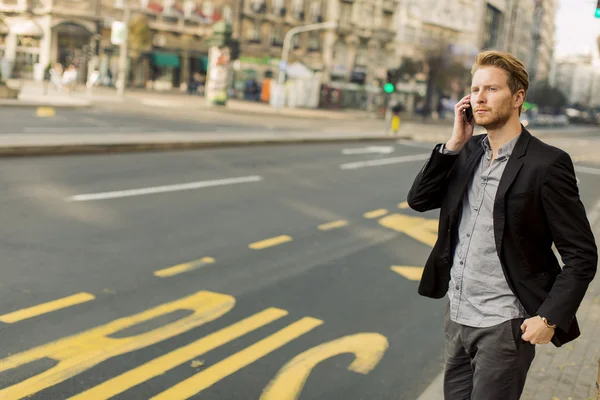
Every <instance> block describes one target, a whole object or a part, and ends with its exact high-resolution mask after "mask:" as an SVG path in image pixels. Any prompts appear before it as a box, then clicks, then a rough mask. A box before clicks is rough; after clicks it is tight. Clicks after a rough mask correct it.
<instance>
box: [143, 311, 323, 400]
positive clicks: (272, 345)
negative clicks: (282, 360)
mask: <svg viewBox="0 0 600 400" xmlns="http://www.w3.org/2000/svg"><path fill="white" fill-rule="evenodd" d="M322 323H323V321H321V320H318V319H316V318H310V317H306V318H302V319H301V320H299V321H296V322H294V323H293V324H291V325H288V326H286V327H285V328H283V329H281V330H280V331H278V332H276V333H274V334H272V335H270V336H268V337H266V338H264V339H262V340H260V341H258V342H256V343H254V344H253V345H251V346H249V347H246V348H245V349H243V350H241V351H238V352H237V353H235V354H233V355H231V356H229V357H227V358H225V359H223V360H221V361H219V362H218V363H216V364H214V365H213V366H211V367H209V368H207V369H205V370H204V371H202V372H200V373H198V374H196V375H194V376H192V377H190V378H188V379H186V380H184V381H181V382H180V383H178V384H177V385H175V386H172V387H171V388H169V389H167V390H165V391H164V392H162V393H159V394H158V395H156V396H154V397H153V398H152V400H173V399H187V398H189V397H192V396H194V395H195V394H198V393H200V392H201V391H203V390H204V389H206V388H209V387H211V386H212V385H214V384H215V383H216V382H218V381H220V380H221V379H223V378H225V377H227V376H229V375H231V374H233V373H234V372H236V371H238V370H240V369H242V368H244V367H245V366H247V365H249V364H251V363H253V362H254V361H256V360H258V359H259V358H261V357H264V356H266V355H267V354H269V353H271V352H273V351H275V350H276V349H278V348H280V347H281V346H283V345H285V344H287V343H289V342H291V341H292V340H294V339H296V338H297V337H299V336H302V335H304V334H305V333H307V332H310V331H311V330H313V329H314V328H316V327H317V326H319V325H321V324H322Z"/></svg>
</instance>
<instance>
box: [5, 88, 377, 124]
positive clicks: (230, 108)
mask: <svg viewBox="0 0 600 400" xmlns="http://www.w3.org/2000/svg"><path fill="white" fill-rule="evenodd" d="M8 84H9V85H10V86H11V87H20V88H21V92H20V94H19V99H18V100H9V99H0V106H22V107H26V106H35V107H90V106H92V105H93V104H101V103H117V104H118V103H122V104H123V105H124V106H127V105H129V104H132V103H135V104H139V105H148V106H158V107H164V108H179V109H194V110H203V109H205V110H209V109H210V110H211V111H220V112H228V113H235V114H240V113H241V114H250V115H257V114H258V115H277V116H285V117H295V118H310V119H329V120H346V121H347V120H357V119H374V118H375V115H374V113H370V112H365V111H358V110H340V111H334V110H323V109H302V108H283V109H276V108H274V107H271V106H270V105H268V104H264V103H257V102H249V101H242V100H237V99H230V100H229V101H228V102H227V105H226V106H225V107H222V106H210V105H208V104H207V102H206V100H205V98H204V97H202V96H192V95H188V94H185V93H181V92H178V91H169V92H153V91H147V90H144V89H127V90H126V91H125V95H124V98H120V97H118V95H117V92H116V90H115V89H113V88H106V87H95V88H93V90H92V91H91V93H88V92H87V89H86V88H85V86H79V87H78V88H77V90H75V91H74V92H72V93H68V92H57V91H56V90H54V89H53V88H49V89H48V93H47V94H44V84H43V83H42V82H36V81H17V80H13V81H9V82H8Z"/></svg>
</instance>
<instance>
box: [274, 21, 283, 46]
mask: <svg viewBox="0 0 600 400" xmlns="http://www.w3.org/2000/svg"><path fill="white" fill-rule="evenodd" d="M282 44H283V29H282V28H281V27H280V26H276V27H274V28H273V30H272V31H271V46H281V45H282Z"/></svg>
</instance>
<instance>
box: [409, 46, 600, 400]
mask: <svg viewBox="0 0 600 400" xmlns="http://www.w3.org/2000/svg"><path fill="white" fill-rule="evenodd" d="M472 75H473V76H472V91H471V94H469V95H467V96H465V97H463V98H462V99H461V100H460V101H459V102H458V103H457V104H456V106H455V107H454V128H453V132H452V136H451V137H450V139H449V140H448V141H447V142H446V143H445V144H439V145H437V146H436V147H435V149H434V150H433V152H432V154H431V157H430V159H429V160H428V161H427V162H426V163H425V166H424V167H423V168H422V169H421V171H420V172H419V174H418V175H417V177H416V179H415V181H414V183H413V186H412V188H411V189H410V192H409V194H408V204H409V205H410V207H411V208H413V209H415V210H417V211H421V212H424V211H427V210H432V209H436V208H441V211H440V217H439V221H440V222H439V235H438V239H437V242H436V244H435V246H434V248H433V251H432V252H431V255H430V256H429V259H428V260H427V263H426V265H425V268H424V271H423V276H422V279H421V283H420V285H419V293H420V294H421V295H424V296H427V297H432V298H442V297H444V296H445V295H446V294H448V297H449V304H448V306H447V308H446V316H445V324H444V326H445V328H444V330H445V357H446V371H445V376H444V397H445V399H446V400H461V399H472V400H518V399H519V397H520V395H521V392H522V390H523V386H524V385H525V378H526V376H527V371H528V369H529V367H530V365H531V362H532V361H533V358H534V356H535V346H536V345H539V344H547V343H549V342H552V343H553V344H554V345H555V346H562V345H564V344H565V343H568V342H570V341H572V340H574V339H575V338H577V337H578V336H579V335H580V332H579V326H578V323H577V318H576V317H575V313H576V312H577V309H578V307H579V305H580V304H581V301H582V299H583V297H584V295H585V292H586V290H587V288H588V285H589V283H590V282H591V281H592V279H593V278H594V275H595V273H596V268H597V267H596V265H597V263H598V255H597V249H596V244H595V240H594V235H593V234H592V230H591V228H590V224H589V222H588V219H587V216H586V212H585V209H584V206H583V204H582V202H581V200H580V198H579V191H578V188H577V179H576V177H575V173H574V169H573V163H572V161H571V158H570V157H569V155H568V154H567V153H566V152H564V151H562V150H560V149H558V148H556V147H552V146H549V145H547V144H545V143H543V142H542V141H541V140H539V139H538V138H537V137H534V136H532V135H531V134H530V133H529V132H528V131H527V130H526V129H525V128H524V127H523V126H522V125H521V123H520V121H519V115H520V113H521V108H522V106H523V102H524V101H525V96H526V94H527V89H528V87H529V78H528V74H527V71H526V70H525V67H524V66H523V63H522V62H521V61H520V60H518V59H517V58H515V57H514V56H512V55H511V54H509V53H505V52H496V51H486V52H482V53H480V54H479V55H478V56H477V59H476V61H475V65H474V66H473V69H472ZM471 108H472V110H473V114H474V117H473V118H470V116H469V114H468V113H467V110H469V109H471ZM473 114H471V115H473ZM475 124H477V125H479V126H482V127H484V128H486V130H487V133H485V134H481V135H475V136H473V131H474V125H475ZM553 244H554V245H555V246H556V248H557V249H558V252H559V253H560V256H561V258H562V261H563V262H564V266H563V267H562V269H561V267H560V265H559V263H558V260H557V259H556V257H555V255H554V252H553V249H552V246H553Z"/></svg>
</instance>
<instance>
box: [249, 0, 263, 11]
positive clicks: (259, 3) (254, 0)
mask: <svg viewBox="0 0 600 400" xmlns="http://www.w3.org/2000/svg"><path fill="white" fill-rule="evenodd" d="M250 7H251V8H252V11H253V12H255V13H260V12H264V11H265V0H251V3H250Z"/></svg>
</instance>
